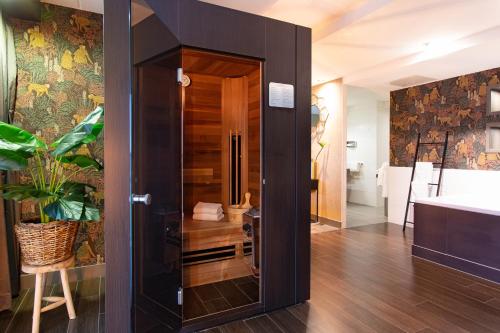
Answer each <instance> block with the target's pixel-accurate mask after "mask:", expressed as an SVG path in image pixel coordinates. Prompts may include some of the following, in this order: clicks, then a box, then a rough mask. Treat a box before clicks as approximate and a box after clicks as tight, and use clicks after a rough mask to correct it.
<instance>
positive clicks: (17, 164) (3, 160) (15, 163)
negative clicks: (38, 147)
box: [0, 149, 31, 171]
mask: <svg viewBox="0 0 500 333" xmlns="http://www.w3.org/2000/svg"><path fill="white" fill-rule="evenodd" d="M29 157H31V156H28V157H26V154H25V153H23V152H15V151H10V150H6V149H0V170H7V171H13V170H22V169H25V168H26V167H27V166H28V158H29Z"/></svg>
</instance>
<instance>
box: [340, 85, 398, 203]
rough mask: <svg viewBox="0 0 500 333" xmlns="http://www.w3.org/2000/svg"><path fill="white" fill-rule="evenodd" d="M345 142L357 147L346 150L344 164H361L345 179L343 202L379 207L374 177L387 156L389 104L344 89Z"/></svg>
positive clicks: (368, 94)
mask: <svg viewBox="0 0 500 333" xmlns="http://www.w3.org/2000/svg"><path fill="white" fill-rule="evenodd" d="M347 141H356V143H357V147H356V148H347V161H348V164H349V163H356V162H362V163H363V166H362V167H361V171H360V172H359V173H351V176H350V177H348V179H347V201H348V202H352V203H357V204H362V205H368V206H380V205H382V204H383V200H382V199H381V197H380V193H379V192H380V191H379V189H377V179H376V173H377V169H378V167H379V166H380V164H381V163H382V162H383V161H387V160H388V155H389V104H388V103H387V102H384V101H380V98H379V97H378V95H376V94H375V93H373V92H371V91H370V90H368V89H364V88H359V87H354V86H347Z"/></svg>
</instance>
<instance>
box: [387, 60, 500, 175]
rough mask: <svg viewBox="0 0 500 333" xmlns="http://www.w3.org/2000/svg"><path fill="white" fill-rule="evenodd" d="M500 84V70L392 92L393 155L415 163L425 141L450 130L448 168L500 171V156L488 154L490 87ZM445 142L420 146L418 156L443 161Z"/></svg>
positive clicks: (398, 162) (395, 160)
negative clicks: (418, 136)
mask: <svg viewBox="0 0 500 333" xmlns="http://www.w3.org/2000/svg"><path fill="white" fill-rule="evenodd" d="M498 84H500V68H496V69H491V70H486V71H482V72H478V73H473V74H468V75H463V76H460V77H455V78H451V79H446V80H443V81H437V82H433V83H429V84H425V85H421V86H416V87H410V88H407V89H401V90H397V91H393V92H391V96H390V98H391V130H390V159H391V165H392V166H403V167H407V166H412V165H413V158H414V156H415V150H416V148H417V146H416V144H417V135H418V133H419V132H420V133H421V136H422V139H421V141H443V140H444V137H445V133H446V131H449V133H450V134H449V135H450V136H449V144H448V152H447V154H446V162H445V167H446V168H452V169H480V170H500V154H498V153H486V124H487V123H488V122H498V121H500V118H498V117H496V116H487V115H486V95H487V90H488V89H487V88H488V86H495V85H498ZM442 154H443V152H442V146H432V145H425V146H420V151H419V160H420V161H431V162H439V161H440V160H441V157H442Z"/></svg>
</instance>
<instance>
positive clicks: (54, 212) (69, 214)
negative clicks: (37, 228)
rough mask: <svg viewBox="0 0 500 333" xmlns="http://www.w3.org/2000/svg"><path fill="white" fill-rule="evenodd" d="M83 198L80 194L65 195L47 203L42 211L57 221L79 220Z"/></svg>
mask: <svg viewBox="0 0 500 333" xmlns="http://www.w3.org/2000/svg"><path fill="white" fill-rule="evenodd" d="M84 206H85V204H84V198H83V196H80V195H73V196H67V197H64V198H60V199H58V200H56V201H55V202H53V203H51V204H48V205H47V206H46V207H45V209H44V212H45V214H47V215H48V216H50V217H52V218H53V219H56V220H59V221H80V220H81V217H82V214H83V207H84Z"/></svg>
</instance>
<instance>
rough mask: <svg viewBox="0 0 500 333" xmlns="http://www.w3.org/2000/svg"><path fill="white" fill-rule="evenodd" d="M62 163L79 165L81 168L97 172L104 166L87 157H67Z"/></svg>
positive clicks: (62, 159)
mask: <svg viewBox="0 0 500 333" xmlns="http://www.w3.org/2000/svg"><path fill="white" fill-rule="evenodd" d="M61 162H62V163H66V164H74V165H78V166H79V167H81V168H86V167H89V166H91V167H93V168H94V169H96V170H102V169H103V167H102V165H101V164H100V163H99V162H97V161H96V160H95V159H93V158H91V157H88V156H86V155H66V156H63V157H62V158H61Z"/></svg>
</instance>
